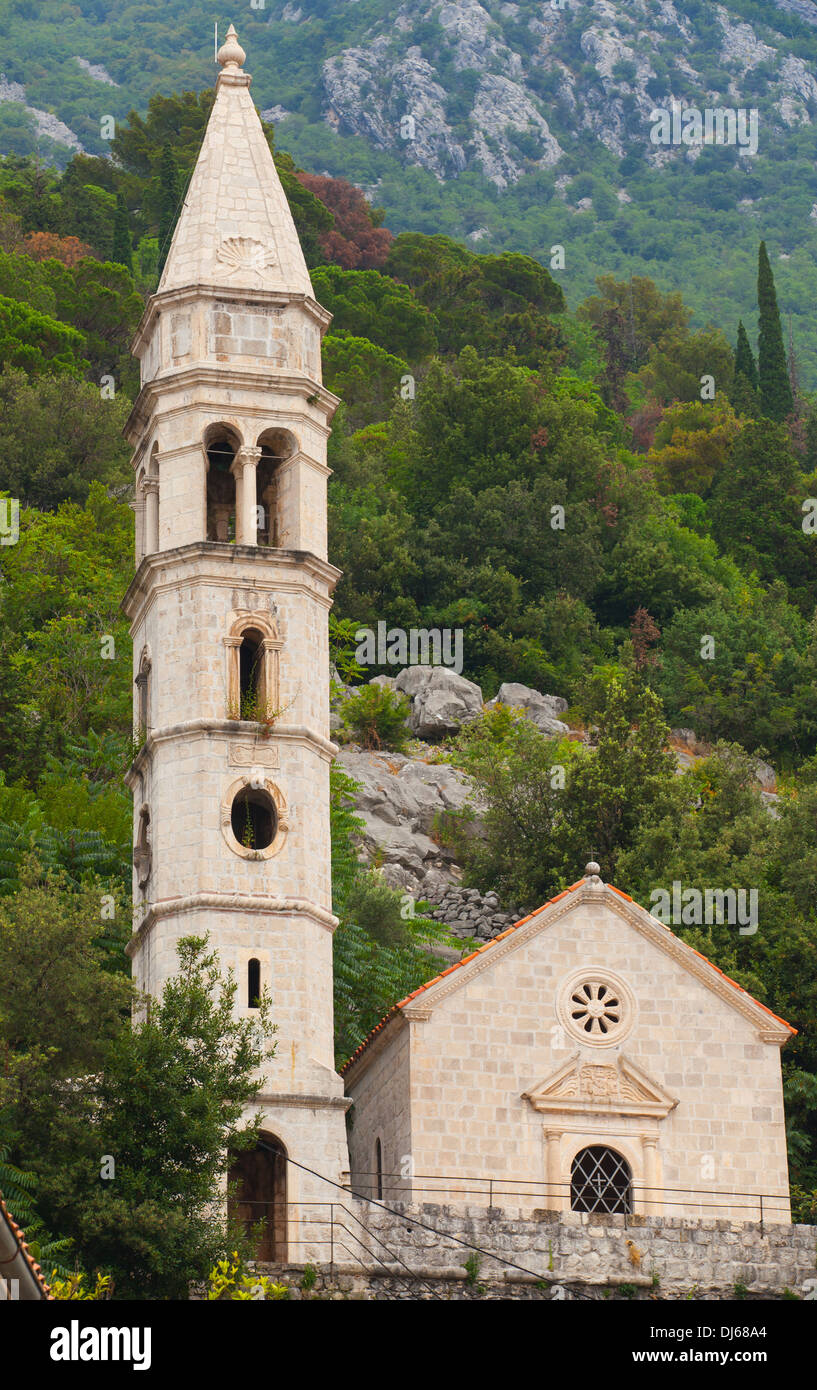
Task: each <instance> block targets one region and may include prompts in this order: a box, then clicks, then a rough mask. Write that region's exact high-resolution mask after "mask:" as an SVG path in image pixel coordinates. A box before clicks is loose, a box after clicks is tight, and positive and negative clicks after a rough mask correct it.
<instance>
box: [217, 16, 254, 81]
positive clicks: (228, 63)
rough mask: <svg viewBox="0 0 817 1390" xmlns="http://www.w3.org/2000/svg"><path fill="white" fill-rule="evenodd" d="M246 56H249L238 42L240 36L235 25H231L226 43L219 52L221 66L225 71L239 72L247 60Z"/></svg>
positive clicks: (218, 57)
mask: <svg viewBox="0 0 817 1390" xmlns="http://www.w3.org/2000/svg"><path fill="white" fill-rule="evenodd" d="M246 56H247V55H246V53H245V52H244V49H243V48H242V47H241V44H240V43H239V42H238V35H237V34H236V32H235V25H234V24H231V25H230V27H229V29H228V30H227V37H226V39H225V40H224V43H223V44H222V45H221V48H220V49H219V50H218V53H217V54H216V57H217V59H218V61H219V62H220V63H221V66H222V67H223V68H224V69H225V71H227V72H229V71H233V72H235V71H237V70H238V68H240V67H243V65H244V59H245V58H246Z"/></svg>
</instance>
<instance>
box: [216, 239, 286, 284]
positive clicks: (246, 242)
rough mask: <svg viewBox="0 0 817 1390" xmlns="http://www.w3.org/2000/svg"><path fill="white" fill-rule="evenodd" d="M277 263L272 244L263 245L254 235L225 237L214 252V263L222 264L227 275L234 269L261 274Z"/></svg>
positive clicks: (234, 270)
mask: <svg viewBox="0 0 817 1390" xmlns="http://www.w3.org/2000/svg"><path fill="white" fill-rule="evenodd" d="M277 264H278V256H277V253H276V251H275V248H274V246H271V245H269V244H268V245H266V246H265V245H264V243H263V242H262V241H257V240H256V238H255V237H249V236H228V237H225V238H224V239H223V241H222V242H221V244H220V246H219V248H218V251H217V252H216V265H218V266H223V267H224V269H225V270H226V271H227V274H228V275H232V274H234V273H235V272H236V271H250V272H253V273H254V274H256V275H260V276H263V274H264V271H265V270H269V269H270V268H271V267H272V266H275V265H277Z"/></svg>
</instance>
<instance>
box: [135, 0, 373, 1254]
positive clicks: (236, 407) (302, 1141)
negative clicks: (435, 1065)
mask: <svg viewBox="0 0 817 1390" xmlns="http://www.w3.org/2000/svg"><path fill="white" fill-rule="evenodd" d="M244 58H245V54H244V51H243V49H242V48H241V47H240V45H239V43H238V40H237V38H236V35H235V30H234V29H233V28H232V26H231V27H230V31H229V33H228V36H227V40H226V42H225V43H224V45H223V47H222V48H221V50H220V51H219V54H218V61H219V63H220V65H221V72H220V74H219V77H218V82H217V89H216V100H215V105H214V106H213V110H212V113H211V116H210V120H209V123H208V126H207V131H206V134H205V137H204V141H203V144H202V147H201V152H200V154H199V157H198V161H197V164H196V168H195V171H194V173H193V176H192V180H191V183H190V187H189V189H188V192H187V196H186V198H185V201H184V206H183V209H182V212H181V216H180V218H179V221H178V224H177V227H176V231H175V234H174V236H173V241H172V244H171V247H170V251H169V254H168V257H167V262H166V264H165V268H164V273H163V275H162V278H161V281H160V283H159V287H158V290H157V292H156V293H155V294H154V295H153V297H152V298H151V300H150V302H149V303H148V305H147V308H146V310H145V313H144V316H143V318H142V322H141V324H140V326H139V328H138V330H137V334H136V338H135V341H134V347H133V351H134V353H135V355H136V356H137V357H138V358H139V360H140V364H141V382H142V385H141V390H140V393H139V397H138V399H137V401H136V404H135V405H134V408H133V411H132V414H131V416H130V419H129V422H128V425H127V428H126V433H127V436H128V439H129V441H130V442H131V444H132V445H133V447H134V457H133V465H134V469H135V475H136V502H135V510H136V562H137V571H136V574H135V577H134V579H133V581H132V583H131V584H130V586H129V588H128V592H127V595H126V597H125V600H124V605H123V606H124V609H125V612H126V613H127V615H128V617H129V618H130V620H131V632H132V635H133V641H134V676H135V682H134V699H135V705H134V708H135V716H134V722H135V726H136V729H137V739H138V741H139V743H140V748H139V751H138V753H137V755H136V757H135V758H134V761H133V764H132V766H131V768H130V770H129V773H128V782H129V785H130V786H131V787H132V789H133V794H134V822H135V847H134V884H133V891H134V900H135V904H136V913H135V920H134V928H135V930H134V935H133V938H132V941H131V943H130V946H129V954H130V955H131V957H132V961H133V972H134V977H135V979H136V982H137V984H138V985H139V986H140V987H141V988H142V989H143V990H145V991H148V992H151V993H156V992H158V991H159V990H160V989H161V986H162V984H163V982H164V981H165V980H166V979H167V977H168V976H169V975H171V974H173V973H174V971H175V969H176V966H177V956H176V949H175V947H176V942H177V940H178V939H179V937H182V936H189V935H197V936H203V935H205V934H206V933H207V934H209V937H210V943H211V945H212V946H213V947H215V948H216V949H217V951H218V953H219V956H220V959H221V963H222V967H223V968H226V967H228V966H232V967H233V969H234V970H235V972H236V976H237V979H238V984H239V999H238V1004H239V1007H240V1008H241V1010H242V1011H243V1012H244V1013H246V1014H248V1015H249V1014H251V1012H252V1010H253V1008H254V1007H255V1006H256V1000H257V998H258V996H259V994H260V992H261V991H262V990H264V989H265V988H266V989H268V990H269V993H270V995H271V998H272V1015H273V1020H274V1022H275V1024H276V1025H277V1033H276V1037H275V1043H276V1054H275V1057H274V1058H273V1059H272V1060H271V1061H270V1062H269V1063H268V1064H267V1065H266V1067H265V1074H264V1084H263V1087H262V1095H261V1097H260V1100H259V1102H258V1106H257V1107H254V1108H261V1109H263V1112H264V1121H263V1130H264V1136H265V1143H266V1145H267V1149H266V1150H265V1151H264V1152H266V1153H271V1152H273V1151H274V1153H275V1154H276V1155H278V1157H277V1158H274V1159H272V1160H270V1162H272V1163H273V1167H276V1165H277V1167H276V1173H275V1174H274V1175H273V1177H270V1175H269V1174H267V1176H266V1177H265V1176H264V1174H263V1172H262V1171H261V1170H262V1169H263V1167H264V1163H265V1162H266V1161H267V1160H265V1159H264V1158H263V1156H262V1155H253V1156H251V1158H252V1160H253V1162H254V1163H255V1169H254V1174H255V1175H254V1177H252V1181H250V1178H249V1177H248V1178H247V1183H248V1184H249V1187H252V1188H253V1191H252V1192H249V1188H248V1190H247V1191H246V1192H244V1196H245V1197H246V1204H245V1205H246V1206H247V1209H246V1210H243V1209H242V1212H241V1214H243V1215H244V1216H247V1217H249V1216H252V1217H253V1219H258V1218H259V1216H261V1217H263V1216H265V1215H270V1212H269V1211H268V1210H267V1207H269V1204H270V1203H271V1202H274V1204H275V1211H274V1223H273V1224H274V1227H275V1229H274V1231H273V1230H272V1227H270V1233H269V1239H268V1241H267V1246H266V1248H265V1249H264V1251H263V1254H264V1255H266V1256H267V1257H269V1258H272V1257H273V1255H274V1257H275V1258H279V1259H280V1258H284V1257H285V1255H286V1254H288V1255H289V1258H291V1259H295V1260H300V1259H303V1258H307V1257H309V1258H315V1257H316V1256H317V1258H321V1254H322V1252H321V1251H320V1250H319V1249H317V1248H316V1247H315V1246H314V1243H313V1244H311V1245H310V1243H309V1242H310V1239H311V1237H310V1236H309V1235H308V1226H309V1222H308V1217H309V1214H310V1212H311V1213H312V1215H313V1218H314V1219H313V1226H314V1220H316V1219H317V1207H314V1208H310V1204H311V1203H319V1202H320V1201H322V1200H324V1199H326V1200H329V1199H330V1197H334V1199H335V1200H337V1196H338V1194H337V1193H336V1192H335V1191H334V1190H333V1189H330V1188H329V1187H328V1186H327V1184H325V1183H323V1184H321V1183H319V1182H317V1180H316V1179H313V1178H312V1177H310V1176H309V1174H308V1173H306V1172H305V1171H304V1170H303V1168H301V1167H299V1166H298V1165H303V1167H304V1168H308V1169H312V1170H314V1171H316V1172H317V1173H320V1174H322V1175H324V1176H326V1177H327V1178H330V1179H332V1180H334V1181H335V1182H339V1181H343V1179H344V1176H345V1174H346V1170H347V1169H348V1153H347V1147H346V1135H345V1125H344V1114H345V1109H346V1106H347V1104H348V1102H346V1101H345V1100H344V1099H343V1086H342V1083H341V1081H340V1079H339V1077H338V1076H337V1075H336V1073H335V1070H334V1064H333V1037H332V933H333V931H334V928H335V926H336V919H335V918H334V917H333V916H332V910H331V882H330V842H329V766H330V762H331V759H332V757H333V754H334V751H335V749H334V745H333V744H332V743H331V742H330V740H329V653H328V612H329V609H330V607H331V595H332V591H333V588H334V586H335V583H336V582H337V579H338V577H339V572H338V571H337V570H336V569H334V568H333V567H332V566H331V565H330V564H328V563H327V558H326V481H327V477H328V475H329V470H328V468H327V466H326V441H327V438H328V435H329V432H330V428H329V422H330V420H331V418H332V415H333V412H334V410H335V407H336V405H337V403H338V402H337V399H336V397H334V396H332V395H331V394H330V393H329V392H328V391H326V390H325V389H324V387H323V386H322V384H321V337H322V334H323V333H324V331H325V330H326V327H327V325H328V323H329V321H330V315H329V314H328V313H327V312H326V311H325V310H324V309H322V308H321V306H320V305H319V304H317V303H316V301H315V298H314V295H313V291H312V285H311V282H310V279H309V274H308V271H307V268H306V264H305V262H304V258H303V253H302V251H301V247H300V244H299V241H298V236H297V233H296V231H295V226H294V223H293V221H292V215H291V213H290V210H289V206H288V204H287V200H286V197H285V195H284V191H283V189H282V187H281V183H280V180H279V178H278V174H277V171H276V169H275V165H274V162H273V159H272V155H271V154H270V151H269V147H268V145H267V142H266V139H265V137H264V134H263V131H262V128H261V123H260V121H259V119H258V116H257V114H256V111H255V108H254V106H253V103H252V100H251V97H250V92H249V87H250V81H251V79H250V77H249V75H248V74H246V73H245V72H244V71H243V70H242V65H243V63H244ZM286 1159H289V1160H292V1161H291V1162H286ZM256 1160H257V1161H256ZM250 1166H252V1164H251V1165H250ZM284 1170H285V1177H282V1173H283V1171H284ZM259 1174H260V1176H259ZM239 1176H240V1175H239ZM244 1176H245V1177H246V1174H245V1175H244ZM273 1178H274V1180H273ZM243 1180H244V1179H243V1178H242V1181H243ZM282 1184H285V1186H286V1202H285V1203H284V1200H283V1195H282V1194H283V1191H284V1188H283V1186H282ZM245 1185H246V1184H245ZM242 1191H243V1189H242ZM258 1192H262V1193H263V1194H265V1195H262V1196H258V1195H257V1194H258ZM252 1203H256V1204H257V1205H256V1207H255V1209H252V1210H250V1209H249V1205H247V1204H252ZM265 1204H266V1206H265ZM270 1220H271V1221H272V1215H270ZM305 1232H306V1234H305Z"/></svg>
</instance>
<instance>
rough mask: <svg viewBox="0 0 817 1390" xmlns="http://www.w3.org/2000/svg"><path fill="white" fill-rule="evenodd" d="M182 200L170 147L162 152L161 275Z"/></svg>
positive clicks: (160, 204)
mask: <svg viewBox="0 0 817 1390" xmlns="http://www.w3.org/2000/svg"><path fill="white" fill-rule="evenodd" d="M180 198H181V179H180V177H179V166H178V164H177V163H176V156H175V154H174V153H173V149H172V147H171V146H170V145H165V146H164V148H163V150H162V162H161V165H160V166H159V274H160V275H161V273H162V271H163V270H164V265H165V261H166V260H167V253H168V251H169V250H170V242H171V239H172V236H173V228H174V227H175V226H176V214H177V212H178V209H179V200H180Z"/></svg>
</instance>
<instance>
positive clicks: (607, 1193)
mask: <svg viewBox="0 0 817 1390" xmlns="http://www.w3.org/2000/svg"><path fill="white" fill-rule="evenodd" d="M570 1209H571V1211H603V1212H608V1213H615V1212H618V1213H626V1212H631V1211H632V1209H633V1175H632V1170H631V1168H630V1165H629V1163H628V1162H627V1160H626V1158H623V1157H622V1155H621V1154H620V1153H616V1151H615V1149H608V1148H604V1147H603V1146H602V1145H601V1144H594V1145H593V1146H592V1147H591V1148H588V1149H581V1150H580V1151H579V1153H577V1154H576V1157H575V1158H574V1160H573V1164H572V1167H571V1169H570Z"/></svg>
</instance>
